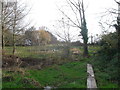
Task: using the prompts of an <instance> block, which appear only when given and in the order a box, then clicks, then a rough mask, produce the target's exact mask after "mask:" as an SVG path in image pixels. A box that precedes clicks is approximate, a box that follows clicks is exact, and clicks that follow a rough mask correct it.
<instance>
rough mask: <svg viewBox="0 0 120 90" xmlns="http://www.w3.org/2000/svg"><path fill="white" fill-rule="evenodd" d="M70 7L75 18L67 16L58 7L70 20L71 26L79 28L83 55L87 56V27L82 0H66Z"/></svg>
mask: <svg viewBox="0 0 120 90" xmlns="http://www.w3.org/2000/svg"><path fill="white" fill-rule="evenodd" d="M66 1H67V3H68V5H69V7H70V9H71V10H72V12H73V13H74V17H75V18H76V20H75V19H73V18H72V17H71V16H68V15H67V14H66V13H65V12H64V11H62V10H61V9H59V10H60V11H61V12H62V14H63V15H64V16H65V17H67V19H69V21H70V22H71V24H70V25H71V26H73V27H76V28H78V29H79V30H81V32H80V34H81V36H82V39H83V43H84V52H83V55H84V56H88V45H87V42H88V29H87V24H86V18H85V9H84V3H83V0H81V1H80V0H77V1H74V0H66Z"/></svg>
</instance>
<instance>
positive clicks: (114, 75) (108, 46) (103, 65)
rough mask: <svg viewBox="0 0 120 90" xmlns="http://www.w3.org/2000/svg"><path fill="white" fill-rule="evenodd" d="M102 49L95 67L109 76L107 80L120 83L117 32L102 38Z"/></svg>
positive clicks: (96, 58)
mask: <svg viewBox="0 0 120 90" xmlns="http://www.w3.org/2000/svg"><path fill="white" fill-rule="evenodd" d="M100 45H101V49H100V50H99V51H98V52H97V55H96V57H95V60H94V62H93V63H94V66H95V67H97V68H98V69H99V70H100V71H101V72H104V73H107V74H108V75H109V77H108V78H106V80H110V81H112V82H119V80H120V77H119V73H118V71H119V66H120V63H119V60H118V56H120V53H119V52H118V35H117V33H116V32H114V33H109V34H107V35H103V36H102V40H101V41H100Z"/></svg>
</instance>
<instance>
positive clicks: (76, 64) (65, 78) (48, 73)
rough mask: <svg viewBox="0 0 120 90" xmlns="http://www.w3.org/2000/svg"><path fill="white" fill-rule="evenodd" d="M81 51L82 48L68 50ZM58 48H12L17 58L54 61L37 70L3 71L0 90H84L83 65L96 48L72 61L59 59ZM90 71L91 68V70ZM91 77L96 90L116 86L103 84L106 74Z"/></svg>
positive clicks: (60, 55) (96, 74) (84, 70)
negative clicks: (53, 89)
mask: <svg viewBox="0 0 120 90" xmlns="http://www.w3.org/2000/svg"><path fill="white" fill-rule="evenodd" d="M72 48H77V49H79V50H80V51H81V53H82V51H83V49H82V47H72ZM63 50H64V47H62V46H59V47H58V46H52V45H49V46H41V47H40V46H27V47H23V46H22V47H20V46H19V47H16V53H15V55H16V56H18V57H20V58H28V57H29V59H30V58H34V60H40V61H42V60H47V61H50V60H51V61H54V63H51V64H46V65H45V66H43V67H42V68H40V69H36V68H31V67H26V68H22V67H20V68H18V67H11V68H9V69H8V68H7V69H3V88H44V87H46V86H49V87H52V88H56V87H57V88H86V87H87V86H86V83H87V82H86V81H87V73H86V72H87V70H86V65H87V63H89V62H90V61H91V60H92V59H94V57H93V54H94V53H95V52H96V51H97V50H99V47H98V46H97V47H95V46H90V47H89V52H90V55H91V57H89V58H83V57H82V55H81V53H80V54H79V55H72V60H68V59H66V58H63V57H64V56H63ZM5 52H6V53H5V54H7V55H11V54H12V47H6V48H5ZM93 67H94V66H93ZM94 69H95V76H96V81H97V85H98V87H99V88H116V87H118V86H117V85H116V84H114V83H112V82H109V81H107V78H106V77H107V76H106V75H107V74H105V73H103V72H99V70H97V68H95V67H94Z"/></svg>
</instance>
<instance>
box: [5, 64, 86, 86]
mask: <svg viewBox="0 0 120 90" xmlns="http://www.w3.org/2000/svg"><path fill="white" fill-rule="evenodd" d="M3 73H4V74H5V75H6V76H14V80H13V81H10V82H5V81H3V82H4V83H3V88H23V87H25V88H28V86H29V88H35V87H36V86H33V85H31V84H29V83H22V80H23V79H24V78H30V79H33V80H36V81H38V82H39V83H40V85H41V86H42V87H45V86H52V87H58V88H86V78H87V76H86V63H85V62H70V63H67V64H63V65H53V66H51V67H47V68H44V69H43V70H27V71H26V73H29V75H24V76H23V75H21V74H17V73H8V72H7V71H4V72H3Z"/></svg>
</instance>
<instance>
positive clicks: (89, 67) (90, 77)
mask: <svg viewBox="0 0 120 90" xmlns="http://www.w3.org/2000/svg"><path fill="white" fill-rule="evenodd" d="M87 73H88V78H87V88H97V85H96V81H95V76H94V72H93V68H92V65H91V64H87Z"/></svg>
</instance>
